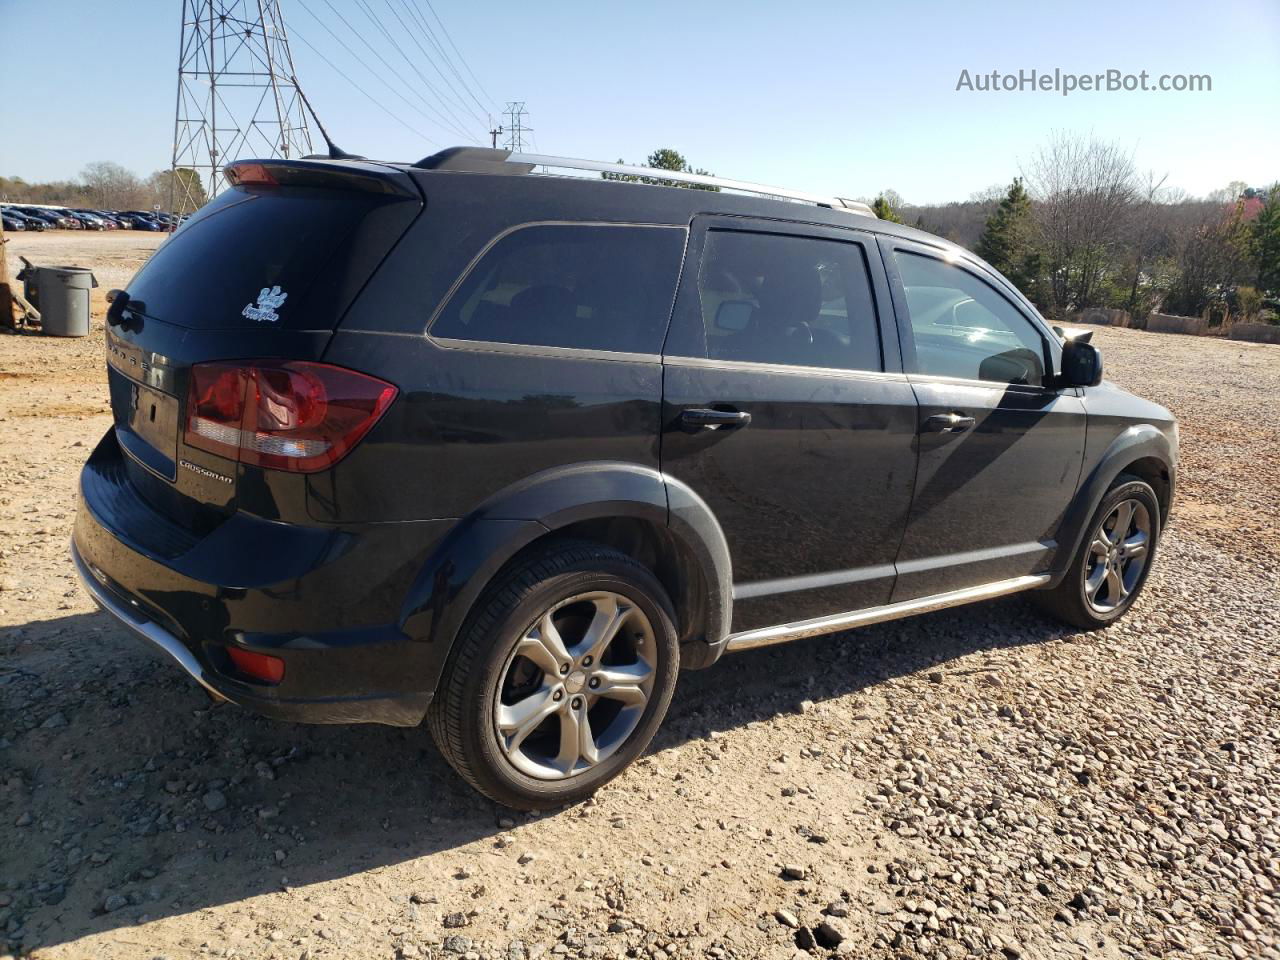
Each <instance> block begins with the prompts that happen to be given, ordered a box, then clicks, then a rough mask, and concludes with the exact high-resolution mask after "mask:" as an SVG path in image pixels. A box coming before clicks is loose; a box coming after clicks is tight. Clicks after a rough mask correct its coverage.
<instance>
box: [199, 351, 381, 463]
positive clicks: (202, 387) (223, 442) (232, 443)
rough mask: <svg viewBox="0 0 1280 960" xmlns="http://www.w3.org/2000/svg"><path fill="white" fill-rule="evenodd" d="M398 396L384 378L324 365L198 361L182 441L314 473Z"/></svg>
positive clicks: (232, 456)
mask: <svg viewBox="0 0 1280 960" xmlns="http://www.w3.org/2000/svg"><path fill="white" fill-rule="evenodd" d="M395 397H396V388H395V387H394V386H392V385H391V384H389V383H386V382H385V381H382V380H379V379H377V378H376V377H370V376H368V375H366V374H363V373H356V372H355V371H354V370H347V369H344V368H343V367H335V366H331V365H329V364H326V363H308V362H305V361H295V360H289V361H273V360H264V361H252V362H239V363H237V362H229V363H200V364H196V365H195V366H193V367H192V368H191V385H190V388H189V390H188V392H187V421H186V429H185V431H184V434H183V439H184V440H185V441H186V443H187V444H188V445H190V446H193V447H198V448H199V449H201V450H207V451H209V452H210V453H216V454H218V455H219V456H223V457H228V458H230V459H232V460H239V461H240V462H241V463H249V464H253V465H255V466H259V467H270V468H272V469H275V470H288V471H291V472H294V473H314V472H315V471H317V470H324V469H327V468H328V467H331V466H333V465H334V464H335V463H337V462H338V461H339V460H341V459H342V458H343V457H344V456H346V455H347V453H348V452H349V451H350V450H351V448H352V447H354V446H355V445H356V444H357V443H359V442H360V438H361V437H363V436H364V435H365V434H366V433H368V432H369V430H370V428H371V427H372V426H373V425H374V424H375V423H377V422H378V418H379V417H381V416H382V414H383V413H384V412H386V409H387V407H389V406H391V401H392V400H394V399H395Z"/></svg>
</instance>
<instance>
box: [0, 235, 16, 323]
mask: <svg viewBox="0 0 1280 960" xmlns="http://www.w3.org/2000/svg"><path fill="white" fill-rule="evenodd" d="M7 242H8V241H7V240H5V238H4V221H2V220H0V327H16V324H15V323H14V322H13V296H12V295H11V294H10V292H9V251H8V249H7V248H6V247H5V244H6V243H7Z"/></svg>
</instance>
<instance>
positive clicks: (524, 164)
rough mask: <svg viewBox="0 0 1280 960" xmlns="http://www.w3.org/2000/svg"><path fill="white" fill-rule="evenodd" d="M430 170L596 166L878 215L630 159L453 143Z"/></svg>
mask: <svg viewBox="0 0 1280 960" xmlns="http://www.w3.org/2000/svg"><path fill="white" fill-rule="evenodd" d="M414 166H415V167H422V168H425V169H427V170H459V171H467V172H471V173H504V172H509V173H530V172H531V171H532V170H533V169H534V168H535V167H547V168H556V169H561V170H592V171H596V172H599V173H613V174H617V175H619V176H623V177H643V178H644V179H646V180H668V181H675V182H678V183H690V184H696V185H698V186H704V187H719V188H720V189H721V190H733V191H736V192H738V193H751V194H756V195H758V196H764V197H775V198H778V199H781V200H798V201H800V202H802V203H813V204H817V205H818V206H820V207H830V208H832V209H834V210H848V211H849V212H850V213H857V214H861V215H863V216H868V217H874V216H875V213H873V212H872V210H871V207H869V206H868V205H867V204H865V203H863V202H861V201H860V200H849V199H846V198H845V197H828V196H824V195H822V194H816V193H808V192H806V191H803V190H792V189H790V188H788V187H769V186H765V185H764V184H760V183H748V182H747V181H745V180H728V179H725V178H724V177H711V176H707V175H705V174H701V173H685V172H684V171H683V170H662V169H659V168H655V167H635V166H631V165H630V164H626V163H604V162H602V161H600V160H577V159H574V158H572V157H554V156H550V155H548V154H542V153H511V152H510V151H507V150H492V149H489V148H485V147H450V148H448V149H446V150H441V151H440V152H439V153H434V154H432V155H431V156H429V157H424V158H423V159H421V160H419V161H418V162H417V163H415V164H414Z"/></svg>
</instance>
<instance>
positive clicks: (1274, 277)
mask: <svg viewBox="0 0 1280 960" xmlns="http://www.w3.org/2000/svg"><path fill="white" fill-rule="evenodd" d="M1249 234H1250V236H1249V247H1250V252H1251V253H1252V254H1253V259H1254V261H1255V262H1256V264H1257V267H1258V287H1259V288H1260V289H1262V290H1265V291H1267V292H1268V293H1272V294H1276V293H1280V184H1277V185H1275V186H1273V187H1272V188H1271V189H1270V190H1269V191H1267V194H1266V197H1265V199H1264V200H1263V204H1262V209H1261V210H1259V211H1258V215H1257V217H1255V218H1254V221H1253V223H1251V224H1250V225H1249Z"/></svg>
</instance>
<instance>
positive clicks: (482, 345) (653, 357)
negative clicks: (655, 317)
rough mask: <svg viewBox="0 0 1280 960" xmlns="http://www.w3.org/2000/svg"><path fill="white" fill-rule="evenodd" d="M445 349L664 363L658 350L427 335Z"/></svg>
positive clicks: (574, 358)
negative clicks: (595, 347) (628, 350)
mask: <svg viewBox="0 0 1280 960" xmlns="http://www.w3.org/2000/svg"><path fill="white" fill-rule="evenodd" d="M427 339H428V340H430V341H431V342H432V343H433V344H435V345H436V346H437V347H439V348H440V349H442V350H467V351H470V352H472V353H509V354H518V355H520V356H525V357H559V358H561V359H565V360H611V361H614V362H618V363H661V362H662V355H661V354H658V353H626V352H624V351H621V350H592V349H590V348H586V347H548V346H542V345H541V344H536V343H503V342H501V341H498V340H460V339H458V338H456V337H432V336H430V335H428V336H427Z"/></svg>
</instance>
